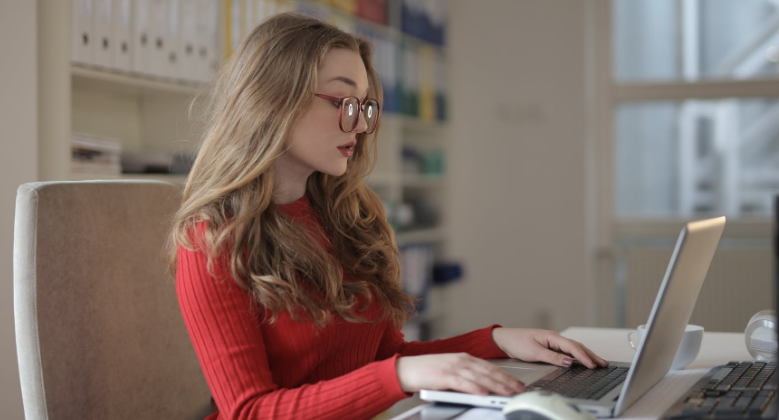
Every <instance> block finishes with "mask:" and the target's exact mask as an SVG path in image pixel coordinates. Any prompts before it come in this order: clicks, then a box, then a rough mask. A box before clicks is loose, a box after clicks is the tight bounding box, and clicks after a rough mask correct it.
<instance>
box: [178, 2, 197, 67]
mask: <svg viewBox="0 0 779 420" xmlns="http://www.w3.org/2000/svg"><path fill="white" fill-rule="evenodd" d="M179 12H180V14H181V18H180V21H179V25H180V26H179V28H180V29H181V38H180V41H179V53H178V56H179V63H180V66H179V76H180V77H181V78H182V79H184V80H189V81H197V80H198V71H197V67H198V65H199V64H198V58H197V47H198V39H197V36H198V29H197V28H198V4H197V2H196V1H192V0H185V1H182V2H181V4H180V5H179Z"/></svg>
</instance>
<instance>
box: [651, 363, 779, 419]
mask: <svg viewBox="0 0 779 420" xmlns="http://www.w3.org/2000/svg"><path fill="white" fill-rule="evenodd" d="M775 369H776V363H774V362H771V363H765V362H730V363H728V364H727V365H725V366H717V367H715V368H712V369H711V370H710V371H709V372H708V373H707V374H706V375H705V376H704V377H703V378H702V379H701V380H699V381H698V382H697V383H696V384H695V385H693V386H692V387H691V388H690V389H689V391H687V393H686V394H685V395H684V396H683V397H682V398H680V399H679V400H677V401H676V403H674V405H673V406H671V408H669V409H668V411H666V412H665V415H664V417H665V418H666V419H674V420H676V419H715V418H716V419H722V418H745V419H746V418H768V417H773V418H776V403H775V401H776V380H775V378H774V376H773V375H774V370H775Z"/></svg>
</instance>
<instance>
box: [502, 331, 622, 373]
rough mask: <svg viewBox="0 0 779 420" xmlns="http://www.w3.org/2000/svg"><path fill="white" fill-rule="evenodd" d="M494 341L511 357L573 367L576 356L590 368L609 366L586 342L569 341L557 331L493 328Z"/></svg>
mask: <svg viewBox="0 0 779 420" xmlns="http://www.w3.org/2000/svg"><path fill="white" fill-rule="evenodd" d="M492 340H493V341H495V344H496V345H497V346H498V348H500V349H501V350H503V352H504V353H506V354H508V355H509V357H512V358H515V359H521V360H524V361H526V362H546V363H550V364H553V365H557V366H571V364H572V363H573V360H572V359H571V356H573V357H575V358H576V359H578V360H579V361H580V362H581V363H582V364H583V365H584V366H587V367H588V368H590V369H593V368H595V367H597V366H600V367H606V366H608V365H609V364H608V362H606V361H605V360H603V359H601V358H600V357H598V356H596V355H595V353H593V352H592V350H590V349H588V348H587V347H585V346H584V344H582V343H579V342H578V341H573V340H569V339H567V338H565V337H563V336H561V335H560V334H558V333H556V332H554V331H548V330H534V329H525V328H495V329H493V330H492Z"/></svg>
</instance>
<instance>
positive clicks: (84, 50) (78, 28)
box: [71, 0, 94, 65]
mask: <svg viewBox="0 0 779 420" xmlns="http://www.w3.org/2000/svg"><path fill="white" fill-rule="evenodd" d="M72 22H73V32H72V34H73V35H72V37H73V38H72V41H73V47H72V53H71V61H73V62H74V63H79V64H87V65H91V64H92V44H93V43H94V39H93V36H92V35H93V33H92V0H73V16H72Z"/></svg>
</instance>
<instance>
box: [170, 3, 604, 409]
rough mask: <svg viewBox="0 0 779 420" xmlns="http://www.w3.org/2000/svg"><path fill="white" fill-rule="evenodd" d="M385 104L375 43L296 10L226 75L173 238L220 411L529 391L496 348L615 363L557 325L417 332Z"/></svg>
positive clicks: (181, 290) (559, 359)
mask: <svg viewBox="0 0 779 420" xmlns="http://www.w3.org/2000/svg"><path fill="white" fill-rule="evenodd" d="M381 100H382V91H381V85H380V83H379V79H378V77H377V75H376V72H375V71H374V69H373V67H372V66H371V46H370V44H369V43H368V42H366V41H364V40H362V39H360V38H357V37H354V36H352V35H350V34H347V33H345V32H343V31H341V30H339V29H337V28H336V27H333V26H331V25H328V24H325V23H323V22H321V21H319V20H316V19H311V18H306V17H302V16H299V15H295V14H284V15H280V16H277V17H273V18H271V19H269V20H268V21H267V22H265V23H263V24H262V25H260V26H258V27H257V28H256V29H254V31H253V32H252V33H251V34H250V35H249V36H248V37H247V38H246V40H245V41H244V42H243V43H242V44H241V45H240V46H239V47H238V48H237V50H236V51H235V54H234V55H233V56H232V57H231V58H230V60H229V61H228V62H227V64H225V66H224V68H223V69H222V70H221V73H220V75H219V76H218V79H217V84H216V96H215V102H214V109H213V112H212V113H211V114H210V115H211V117H210V121H209V124H208V126H207V131H206V134H205V139H204V142H203V144H202V146H201V148H200V151H199V153H198V156H197V159H196V161H195V163H194V167H193V168H192V171H191V173H190V176H189V178H188V180H187V185H186V188H185V190H184V200H183V204H182V206H181V208H180V210H179V212H178V213H177V215H176V220H175V225H174V228H173V230H172V232H171V244H172V245H173V247H174V248H175V249H173V250H172V254H171V256H172V259H173V260H174V266H173V267H174V269H175V272H176V289H177V293H178V298H179V303H180V306H181V311H182V314H183V317H184V321H185V323H186V325H187V328H188V330H189V334H190V337H191V339H192V343H193V345H194V347H195V351H196V353H197V356H198V358H199V360H200V363H201V366H202V368H203V373H204V375H205V378H206V380H207V382H208V385H209V387H210V389H211V391H212V394H213V397H214V399H215V401H216V406H217V407H218V410H219V411H218V413H215V414H214V415H212V416H211V417H209V419H217V418H218V419H260V418H262V419H286V418H306V419H308V418H312V419H313V418H317V419H352V418H353V419H365V418H369V417H372V416H374V415H376V414H378V413H380V412H381V411H383V410H385V409H387V408H388V407H390V406H392V405H393V404H394V403H396V402H398V401H399V400H401V399H403V398H406V397H408V396H410V394H411V393H414V392H416V391H418V390H420V389H422V388H427V389H452V390H457V391H463V392H470V393H478V394H486V393H488V392H492V393H497V394H501V395H512V394H515V393H519V392H522V391H523V390H524V387H523V385H522V384H521V383H519V382H518V381H517V380H515V379H514V378H513V377H511V376H510V375H508V374H506V373H505V372H503V371H502V370H501V369H498V368H496V367H495V366H493V365H491V364H490V363H487V362H486V361H484V360H482V359H483V358H492V357H514V358H519V359H523V360H527V361H544V362H549V363H554V364H557V365H570V364H571V356H573V357H576V358H577V359H579V360H580V361H582V362H583V363H584V364H585V365H587V366H589V367H595V366H596V365H600V366H605V365H606V363H605V362H604V361H603V360H602V359H600V358H599V357H597V356H595V355H594V354H593V353H592V352H591V351H590V350H588V349H587V348H585V347H584V346H583V345H581V344H579V343H577V342H574V341H571V340H568V339H565V338H563V337H561V336H560V335H558V334H556V333H554V332H551V331H542V330H527V329H508V328H501V327H500V326H497V325H493V326H491V327H487V328H484V329H481V330H477V331H473V332H471V333H468V334H464V335H461V336H458V337H454V338H450V339H445V340H437V341H433V342H425V343H418V342H406V341H404V340H403V335H402V334H401V333H400V327H401V326H402V325H403V323H404V321H406V319H407V317H408V316H410V315H412V314H413V303H414V302H413V299H411V298H410V297H409V296H408V295H406V294H405V293H404V292H403V290H402V287H401V284H400V265H399V261H398V248H397V246H396V244H395V239H394V234H393V232H392V230H391V229H390V226H389V225H388V223H387V221H386V215H385V213H384V209H383V207H382V204H381V202H380V201H379V199H378V198H377V197H376V195H375V194H374V193H373V192H372V191H371V190H370V189H368V188H367V187H366V186H365V185H364V183H363V179H364V178H365V176H366V175H367V174H368V173H370V171H371V169H372V165H373V162H374V160H375V143H376V137H377V135H378V131H379V130H378V128H379V114H380V109H381V106H380V104H381ZM372 153H373V158H372Z"/></svg>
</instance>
